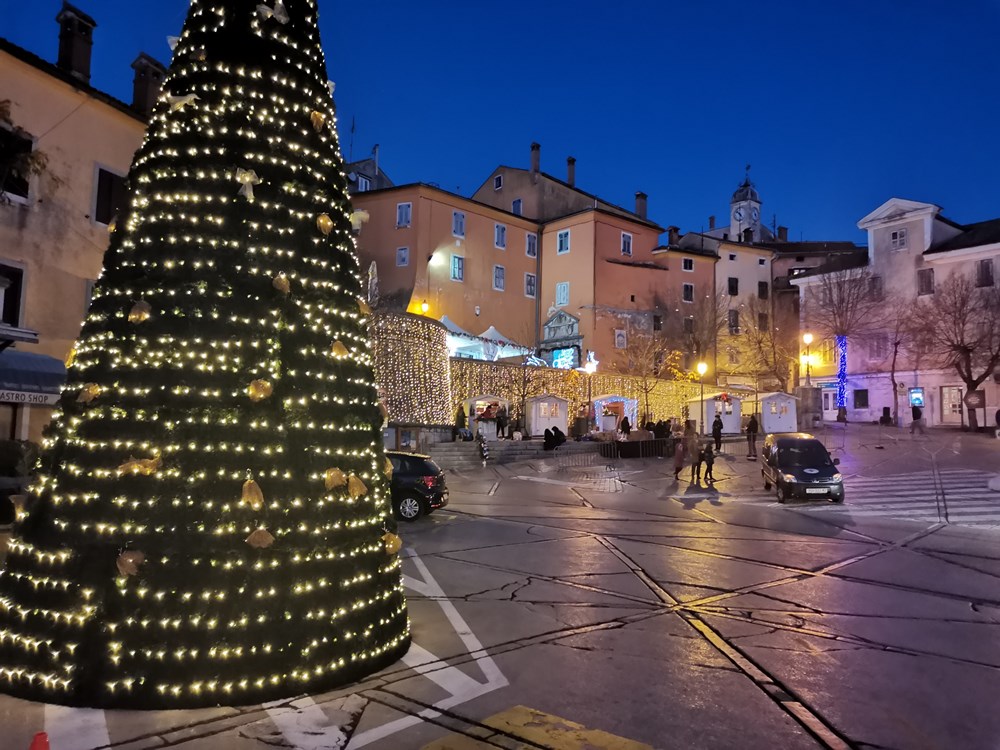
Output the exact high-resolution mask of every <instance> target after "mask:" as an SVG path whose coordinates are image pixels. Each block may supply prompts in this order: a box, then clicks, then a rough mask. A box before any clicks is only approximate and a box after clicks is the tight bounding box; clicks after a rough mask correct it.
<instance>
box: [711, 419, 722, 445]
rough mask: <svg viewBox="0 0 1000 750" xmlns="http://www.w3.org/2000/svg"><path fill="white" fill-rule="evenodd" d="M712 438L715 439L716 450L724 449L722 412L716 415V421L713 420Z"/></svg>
mask: <svg viewBox="0 0 1000 750" xmlns="http://www.w3.org/2000/svg"><path fill="white" fill-rule="evenodd" d="M712 438H713V439H714V440H715V450H716V452H718V451H721V450H722V416H721V415H720V414H716V415H715V421H714V422H712Z"/></svg>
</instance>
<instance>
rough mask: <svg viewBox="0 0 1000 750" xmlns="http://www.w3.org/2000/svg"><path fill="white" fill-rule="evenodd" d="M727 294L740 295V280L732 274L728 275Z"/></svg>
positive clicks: (731, 295)
mask: <svg viewBox="0 0 1000 750" xmlns="http://www.w3.org/2000/svg"><path fill="white" fill-rule="evenodd" d="M729 296H730V297H739V296H740V280H739V279H735V278H733V277H732V276H730V277H729Z"/></svg>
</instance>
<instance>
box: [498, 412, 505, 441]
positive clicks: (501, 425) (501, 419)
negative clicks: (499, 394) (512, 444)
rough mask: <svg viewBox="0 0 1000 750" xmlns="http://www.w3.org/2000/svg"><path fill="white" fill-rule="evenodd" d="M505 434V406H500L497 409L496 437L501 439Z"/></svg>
mask: <svg viewBox="0 0 1000 750" xmlns="http://www.w3.org/2000/svg"><path fill="white" fill-rule="evenodd" d="M506 435H507V407H506V406H501V407H500V410H499V411H497V439H498V440H503V439H504V438H505V437H506Z"/></svg>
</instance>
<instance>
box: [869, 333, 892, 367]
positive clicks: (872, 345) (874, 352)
mask: <svg viewBox="0 0 1000 750" xmlns="http://www.w3.org/2000/svg"><path fill="white" fill-rule="evenodd" d="M888 354H889V337H888V336H887V335H886V334H884V333H876V334H874V335H872V336H871V337H870V338H869V339H868V359H870V360H881V359H885V358H886V356H887V355H888Z"/></svg>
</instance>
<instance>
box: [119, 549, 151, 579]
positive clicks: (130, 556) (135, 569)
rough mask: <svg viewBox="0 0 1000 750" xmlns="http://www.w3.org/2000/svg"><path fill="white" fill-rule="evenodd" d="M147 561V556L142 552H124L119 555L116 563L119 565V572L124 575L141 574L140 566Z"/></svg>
mask: <svg viewBox="0 0 1000 750" xmlns="http://www.w3.org/2000/svg"><path fill="white" fill-rule="evenodd" d="M144 562H146V556H145V555H144V554H143V553H141V552H134V551H131V552H122V553H121V554H120V555H118V559H117V560H116V561H115V564H116V565H117V566H118V573H119V575H122V576H137V575H139V566H140V565H142V564H143V563H144Z"/></svg>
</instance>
